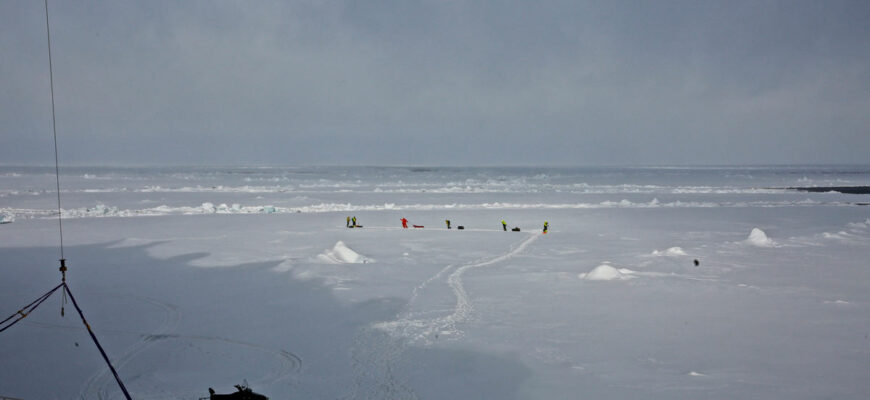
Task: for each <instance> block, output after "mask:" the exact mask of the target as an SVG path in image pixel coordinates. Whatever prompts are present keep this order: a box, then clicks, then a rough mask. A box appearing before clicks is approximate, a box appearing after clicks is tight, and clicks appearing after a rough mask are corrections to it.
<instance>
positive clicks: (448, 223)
mask: <svg viewBox="0 0 870 400" xmlns="http://www.w3.org/2000/svg"><path fill="white" fill-rule="evenodd" d="M444 222H446V223H447V229H450V220H449V219H445V220H444Z"/></svg>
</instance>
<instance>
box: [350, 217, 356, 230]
mask: <svg viewBox="0 0 870 400" xmlns="http://www.w3.org/2000/svg"><path fill="white" fill-rule="evenodd" d="M351 221H353V227H354V228H356V215H354V216H353V218H352V219H351Z"/></svg>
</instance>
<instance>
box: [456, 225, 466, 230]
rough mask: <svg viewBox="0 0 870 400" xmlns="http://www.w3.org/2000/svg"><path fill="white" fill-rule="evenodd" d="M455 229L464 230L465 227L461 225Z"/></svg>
mask: <svg viewBox="0 0 870 400" xmlns="http://www.w3.org/2000/svg"><path fill="white" fill-rule="evenodd" d="M456 229H465V226H463V225H459V226H457V227H456Z"/></svg>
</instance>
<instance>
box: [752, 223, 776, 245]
mask: <svg viewBox="0 0 870 400" xmlns="http://www.w3.org/2000/svg"><path fill="white" fill-rule="evenodd" d="M746 243H747V244H750V245H752V246H756V247H774V246H776V242H774V241H773V239H771V238H769V237H767V234H766V233H764V231H763V230H761V229H758V228H752V232H750V233H749V237H748V238H746Z"/></svg>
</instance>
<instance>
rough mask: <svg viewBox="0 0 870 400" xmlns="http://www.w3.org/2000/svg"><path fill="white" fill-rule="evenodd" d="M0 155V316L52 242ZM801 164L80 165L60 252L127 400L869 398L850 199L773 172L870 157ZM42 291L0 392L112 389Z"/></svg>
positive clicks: (46, 207) (867, 232)
mask: <svg viewBox="0 0 870 400" xmlns="http://www.w3.org/2000/svg"><path fill="white" fill-rule="evenodd" d="M4 171H5V170H2V169H0V209H2V210H3V211H4V212H10V213H12V214H14V215H15V216H16V219H15V222H14V223H11V224H3V225H0V260H2V261H0V318H5V317H6V316H8V315H11V314H13V313H14V312H15V311H17V310H18V309H19V308H20V307H21V306H23V305H26V304H27V303H29V302H30V301H32V300H33V299H35V298H36V297H38V296H39V295H41V294H42V293H44V292H45V291H46V290H48V289H50V288H51V287H53V286H54V285H56V284H57V283H58V282H59V274H58V272H57V259H58V258H60V254H59V251H58V249H57V243H58V232H57V227H58V224H57V219H56V217H57V215H56V208H54V207H56V198H54V197H53V196H54V193H53V192H51V190H50V188H51V187H52V185H53V184H54V181H53V178H54V177H53V175H50V174H48V173H47V172H44V171H41V170H40V171H37V172H33V171H29V170H27V169H22V170H10V171H5V172H4ZM813 171H814V170H807V171H804V170H799V173H795V171H791V170H787V171H785V172H782V173H771V172H769V171H767V170H765V169H760V168H745V169H731V170H723V171H719V170H713V171H700V172H699V171H695V170H684V169H675V170H673V171H670V172H669V171H667V170H645V169H638V170H633V171H629V172H625V171H622V170H619V169H614V170H603V171H601V172H595V171H593V172H591V173H589V172H582V171H581V173H577V174H574V173H573V172H570V171H569V172H570V173H569V172H566V171H562V170H543V171H539V170H518V171H515V170H497V169H496V170H445V171H442V170H438V169H435V170H432V171H409V170H404V169H384V170H380V169H371V170H363V172H356V170H341V169H338V170H325V171H324V170H319V169H314V170H311V171H309V170H305V171H290V172H284V171H279V170H273V169H250V170H247V169H246V170H240V171H236V170H232V171H229V172H226V173H221V172H215V171H212V170H208V169H205V170H192V171H191V170H184V169H182V170H177V171H176V170H159V171H157V172H155V171H150V170H145V171H138V170H135V171H130V170H120V171H116V170H95V171H91V170H86V171H77V172H75V173H73V172H70V174H71V175H69V176H65V177H63V178H65V180H62V182H66V184H65V187H64V195H65V197H64V210H65V211H66V213H65V216H68V217H70V218H69V219H65V220H64V222H63V223H64V225H63V228H64V235H65V236H64V243H65V245H66V248H65V254H64V257H65V258H66V259H67V260H68V265H69V267H70V271H69V272H68V282H69V283H70V287H71V288H72V290H73V292H74V294H75V295H76V300H77V301H78V302H79V304H80V305H81V306H82V307H83V309H84V311H85V314H86V317H87V318H88V322H89V323H90V325H91V326H92V327H93V329H94V332H95V334H96V335H97V336H98V337H99V338H100V340H101V341H102V344H103V346H104V347H105V349H106V351H107V353H108V355H109V357H110V358H111V359H112V360H113V362H115V365H116V367H118V372H119V374H120V376H121V377H122V379H124V381H125V383H126V384H127V387H128V388H129V389H130V391H131V393H132V394H133V398H137V399H196V398H199V397H204V396H206V395H207V388H208V387H210V386H211V387H214V388H215V389H217V390H218V391H219V392H229V391H230V390H231V389H232V385H233V384H237V383H240V382H241V381H242V380H243V379H247V380H248V381H249V382H250V383H251V385H252V386H253V388H254V389H255V390H256V391H258V392H262V393H265V394H267V395H269V396H270V397H271V398H273V399H285V398H346V399H355V398H372V399H375V398H377V399H382V398H420V399H423V398H432V399H436V398H499V399H505V398H520V399H541V398H547V399H573V398H613V399H633V398H644V399H697V398H706V399H733V398H789V399H812V398H837V399H865V398H868V397H870V383H868V382H870V380H868V379H867V373H868V365H870V340H868V336H867V335H868V334H870V287H868V282H870V268H867V262H866V260H868V259H870V207H866V206H860V205H857V204H856V203H860V202H864V200H862V199H863V197H856V196H849V195H839V194H833V193H822V194H808V193H793V192H788V191H785V190H782V189H777V188H778V187H784V186H796V185H800V184H801V182H802V181H804V180H805V181H807V182H811V184H816V185H824V184H827V183H831V182H838V180H849V182H850V183H851V184H866V183H867V181H866V180H865V179H867V178H866V176H868V174H866V173H862V172H860V171H858V172H857V173H856V172H855V171H851V170H849V171H845V172H844V173H842V174H840V173H838V172H837V171H833V172H831V171H821V172H817V173H816V172H813ZM804 178H805V179H804ZM272 185H276V186H278V188H274V190H273V188H272ZM146 187H147V188H151V189H144V188H146ZM157 188H159V189H157ZM623 200H625V201H623ZM207 203H208V204H207ZM347 216H356V217H357V218H358V220H359V221H360V223H361V224H362V225H364V226H365V228H362V229H347V228H345V218H346V217H347ZM126 217H139V218H126ZM402 217H406V218H408V219H410V220H412V221H414V222H415V223H419V224H422V225H426V227H427V228H425V229H401V227H400V226H399V223H398V221H399V219H400V218H402ZM446 218H449V219H450V220H451V221H452V222H453V225H454V226H456V225H464V226H466V228H467V229H465V230H463V231H459V230H456V229H451V230H447V229H444V228H441V227H443V226H444V225H443V221H444V219H446ZM502 219H505V220H506V221H507V222H508V224H509V225H510V226H519V227H521V228H522V229H523V231H522V232H503V231H501V225H500V223H499V221H501V220H502ZM545 220H547V221H549V222H550V232H549V233H548V234H547V235H541V234H540V228H541V224H542V223H543V221H545ZM432 227H438V228H432ZM758 227H760V228H763V229H764V231H766V232H769V233H771V237H772V238H773V239H775V242H771V240H772V239H771V237H768V235H767V234H766V233H765V234H764V235H763V237H762V236H761V235H758V234H756V235H755V239H750V238H751V237H752V236H751V234H750V238H747V232H751V231H752V230H753V228H758ZM765 238H766V239H767V240H764V239H765ZM756 242H758V243H768V244H770V243H775V245H774V246H763V247H758V246H756V245H755V243H756ZM654 249H655V250H654ZM695 258H697V259H698V260H700V266H698V267H696V266H694V265H693V263H692V261H693V259H695ZM353 260H356V261H357V262H359V260H367V261H368V262H365V263H353ZM327 261H329V262H327ZM597 266H607V267H608V268H603V269H601V270H598V268H596V267H597ZM599 268H600V267H599ZM597 270H598V271H597ZM593 272H594V273H595V274H596V275H597V274H598V273H605V272H607V274H604V275H607V276H620V277H623V278H624V277H633V278H632V279H620V280H614V281H611V282H600V281H592V280H587V279H578V276H581V275H583V276H587V275H588V274H592V273H593ZM60 306H61V299H60V297H52V298H50V299H49V300H48V301H46V302H45V303H44V304H43V305H41V306H40V308H39V309H37V310H36V311H35V312H34V313H32V314H31V315H29V316H28V317H27V318H26V319H25V320H23V321H22V322H21V323H19V324H18V325H16V326H14V327H12V328H11V329H10V330H8V331H6V332H3V333H0V364H2V367H0V396H8V397H13V398H23V399H43V398H44V399H52V398H59V399H66V398H69V399H79V398H100V397H102V398H119V395H120V392H119V390H118V388H117V386H116V385H115V383H114V381H113V379H112V376H111V373H109V372H108V370H106V369H105V368H104V364H103V362H102V360H101V358H100V356H99V353H98V351H97V350H96V348H95V347H94V346H93V344H92V343H91V342H90V337H89V336H88V334H87V332H86V331H85V330H84V329H83V328H82V325H81V321H80V320H79V319H78V318H77V317H75V316H73V315H72V313H74V311H73V309H72V308H71V305H69V304H67V305H66V308H65V312H66V317H64V318H61V316H60V312H59V308H60Z"/></svg>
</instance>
